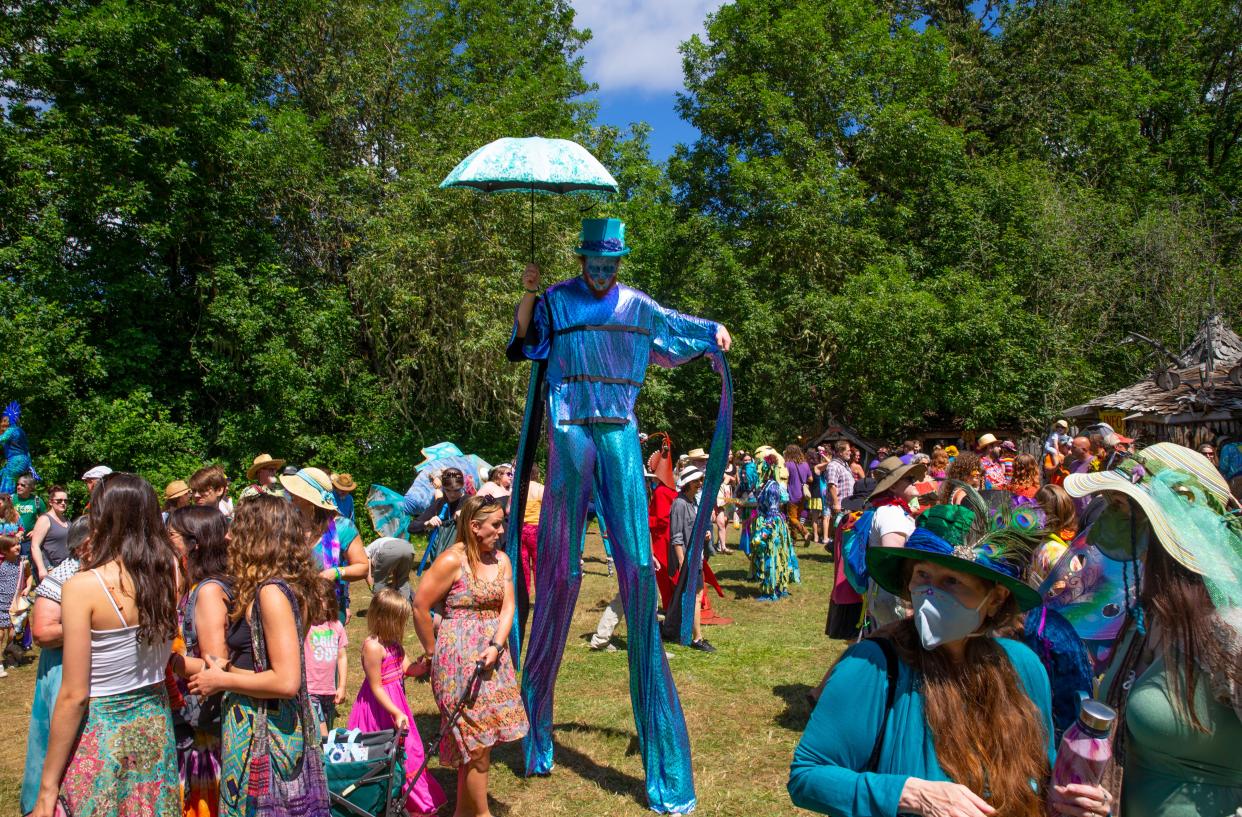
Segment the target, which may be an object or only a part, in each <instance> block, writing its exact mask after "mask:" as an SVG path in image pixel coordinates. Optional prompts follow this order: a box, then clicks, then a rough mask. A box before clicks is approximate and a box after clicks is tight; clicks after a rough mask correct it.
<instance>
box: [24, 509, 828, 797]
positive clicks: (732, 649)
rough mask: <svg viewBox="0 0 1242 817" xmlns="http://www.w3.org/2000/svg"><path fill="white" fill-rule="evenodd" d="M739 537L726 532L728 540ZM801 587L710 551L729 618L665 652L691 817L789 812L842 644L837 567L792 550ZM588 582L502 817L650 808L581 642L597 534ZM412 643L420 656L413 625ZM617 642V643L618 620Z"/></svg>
mask: <svg viewBox="0 0 1242 817" xmlns="http://www.w3.org/2000/svg"><path fill="white" fill-rule="evenodd" d="M734 535H735V532H734V531H732V530H730V536H731V538H732V537H733V536H734ZM798 558H799V559H800V560H801V563H802V584H801V585H800V586H798V587H795V588H794V589H793V597H792V598H790V599H786V600H784V601H781V602H777V603H766V602H760V601H756V600H755V595H756V590H755V585H754V584H753V583H751V582H748V581H747V580H746V572H747V562H746V557H745V556H743V555H742V554H740V553H734V554H732V555H727V556H724V555H722V556H716V557H713V559H712V566H713V568H714V569H715V571H716V575H717V576H718V577H719V579H720V584H721V586H722V587H723V588H724V590H725V598H723V599H720V598H715V597H713V606H714V607H715V609H716V611H717V612H718V613H719V614H720V615H725V616H729V617H731V618H733V619H735V623H734V624H733V625H731V626H727V627H707V628H704V629H705V631H706V636H707V638H708V639H709V640H710V641H711V642H712V643H713V644H714V645H715V647H716V649H717V653H716V654H715V655H706V654H703V653H699V652H696V651H694V650H690V649H687V648H684V647H681V646H676V645H672V646H669V647H668V648H667V649H668V651H669V652H671V653H672V654H673V658H672V659H670V662H669V664H670V666H671V667H672V671H673V677H674V678H675V680H676V682H677V689H678V691H679V693H680V695H681V701H682V706H683V707H684V708H685V711H686V718H687V723H688V726H689V729H690V740H691V743H692V745H693V758H694V775H695V785H696V788H697V791H698V797H699V805H698V809H697V811H696V814H702V815H712V817H715V816H716V815H720V816H721V817H743V816H744V817H768V815H783V814H795V813H798V810H797V809H795V808H794V807H793V806H792V805H791V804H790V802H789V798H788V796H787V795H786V793H785V781H786V778H787V776H788V773H789V760H790V757H791V755H792V754H793V749H794V746H795V745H796V744H797V741H798V737H799V735H800V734H801V731H802V728H803V726H804V725H805V723H806V719H807V716H808V714H809V711H808V707H807V703H806V700H805V696H806V692H807V690H808V689H809V688H811V687H813V686H815V685H816V684H817V683H818V682H819V680H820V678H821V677H822V676H823V674H824V671H825V670H826V669H827V667H828V666H829V664H830V663H831V662H832V660H833V659H834V658H835V657H836V655H837V654H838V653H839V651H840V649H841V645H840V644H839V642H833V641H829V640H828V639H826V638H825V637H824V634H823V632H824V617H825V614H826V612H827V601H828V594H829V592H830V589H831V586H832V575H833V569H832V565H831V563H830V562H829V561H828V558H827V556H826V554H825V553H824V551H823V550H822V549H821V548H819V547H816V546H811V547H809V548H808V547H799V548H798ZM584 571H585V576H584V578H583V583H582V592H581V594H580V596H579V597H578V606H577V608H576V610H575V611H574V618H573V623H572V625H571V627H570V631H569V642H568V644H567V645H566V647H565V660H564V663H563V664H562V666H561V673H560V678H559V681H558V683H557V687H556V718H555V723H556V769H555V770H554V771H553V773H552V775H551V776H550V777H543V778H531V779H526V778H524V777H522V756H521V751H520V745H519V744H510V745H506V746H503V747H501V748H499V749H498V750H497V751H496V752H495V753H494V754H493V760H494V763H493V766H492V779H491V792H492V812H493V814H495V815H497V817H506V816H507V815H508V816H511V817H536V815H538V817H545V815H546V816H547V817H551V816H552V815H587V817H597V816H603V815H641V814H649V813H650V812H649V811H648V810H647V805H646V794H645V789H644V783H643V768H642V760H641V757H640V756H639V753H638V740H637V737H636V734H635V731H634V720H633V714H632V712H631V710H630V698H629V680H628V673H627V670H626V661H625V655H624V653H623V652H621V651H620V649H619V650H618V651H617V652H615V653H607V652H592V651H591V650H590V649H588V647H587V639H588V637H589V636H590V634H591V633H592V632H593V631H594V629H595V624H596V622H597V621H598V619H599V613H600V610H602V609H603V607H604V605H605V604H607V602H608V600H609V599H611V598H612V596H613V594H614V593H615V592H616V579H614V578H610V577H609V576H608V575H607V573H606V571H605V564H604V556H603V549H602V547H601V546H600V543H599V539H598V538H597V537H596V536H595V535H594V534H592V535H590V536H589V537H588V540H587V555H586V566H585V568H584ZM366 599H367V590H366V588H365V586H362V587H359V586H355V590H354V607H355V609H358V608H362V607H364V606H365V604H366ZM365 628H366V623H365V621H364V620H362V619H359V618H355V619H354V620H353V621H352V622H351V623H350V626H349V635H350V639H351V649H352V650H353V654H352V655H351V656H350V678H349V688H350V689H351V691H353V690H357V688H358V686H359V685H360V684H361V682H362V669H361V664H360V663H359V661H358V659H357V651H356V645H357V643H359V642H360V641H361V639H362V637H363V636H364V635H365ZM406 642H407V647H408V648H409V649H411V650H417V640H416V639H415V638H414V634H413V630H412V629H411V630H409V631H408V632H407V639H406ZM614 643H616V644H617V646H618V647H619V648H622V649H623V648H624V645H625V625H624V624H622V625H621V626H620V627H619V628H618V630H617V633H616V635H615V636H614ZM34 667H35V665H34V664H33V663H31V664H28V665H27V666H24V667H22V668H20V669H11V670H9V677H8V678H4V679H0V746H3V747H4V748H3V750H0V804H3V806H2V807H0V813H3V814H16V813H17V811H18V809H17V799H18V789H19V788H20V785H21V775H22V768H23V765H24V763H25V752H26V750H25V747H26V730H27V722H28V713H29V712H30V700H31V692H32V690H33V687H34ZM407 694H408V695H409V700H410V707H411V709H412V710H413V711H414V713H415V715H416V717H417V719H418V725H419V729H420V730H421V731H422V733H423V737H424V738H428V737H430V736H431V734H433V733H434V730H435V728H436V724H437V722H438V717H437V714H436V708H435V704H434V703H433V701H432V698H431V692H430V687H428V686H425V685H423V684H419V683H415V682H410V683H408V684H407ZM432 774H433V775H434V776H435V778H436V779H437V780H438V781H439V782H440V785H441V786H443V787H444V789H445V791H446V792H449V793H450V797H451V796H452V792H453V791H454V790H455V782H454V781H455V776H454V774H453V773H452V772H451V771H449V770H444V769H439V768H437V767H436V766H435V763H434V761H433V764H432Z"/></svg>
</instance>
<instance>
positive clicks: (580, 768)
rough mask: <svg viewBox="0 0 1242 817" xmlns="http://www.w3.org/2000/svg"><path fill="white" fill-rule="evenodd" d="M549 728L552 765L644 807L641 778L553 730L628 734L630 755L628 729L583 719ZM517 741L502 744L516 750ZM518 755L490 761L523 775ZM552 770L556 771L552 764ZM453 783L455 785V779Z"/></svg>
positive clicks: (634, 742) (634, 745)
mask: <svg viewBox="0 0 1242 817" xmlns="http://www.w3.org/2000/svg"><path fill="white" fill-rule="evenodd" d="M552 729H553V738H552V758H553V761H554V762H555V765H556V766H558V767H561V768H564V769H566V770H568V771H571V772H573V773H574V774H576V775H578V776H579V777H581V778H582V779H583V780H588V781H590V782H592V783H595V784H596V785H598V786H599V787H600V788H601V789H603V790H604V791H606V792H609V793H611V794H619V795H622V796H624V797H629V798H631V799H632V800H633V801H634V802H635V803H637V804H638V805H639V806H641V807H643V808H646V807H647V784H646V782H645V781H643V780H641V779H640V778H637V777H634V776H633V775H630V774H626V773H625V772H622V771H620V770H618V769H614V768H612V767H611V766H606V765H604V764H602V763H599V762H597V761H595V760H594V759H593V758H591V757H589V756H588V755H586V754H585V753H583V752H580V751H578V750H577V749H573V748H570V747H568V746H566V745H565V744H563V743H561V742H560V741H559V740H557V739H556V737H555V735H556V733H557V732H561V731H571V732H596V733H598V734H601V735H605V736H607V737H612V738H629V744H628V745H627V746H626V749H625V754H626V756H627V757H632V756H635V755H638V754H639V748H638V736H637V735H635V734H634V733H633V732H631V731H629V730H628V729H616V728H614V727H611V726H591V725H588V724H585V723H558V724H554V725H553V727H552ZM521 745H522V744H521V742H520V741H518V742H514V743H510V744H506V745H505V748H506V749H508V748H509V747H517V748H518V749H519V750H520V748H521ZM521 755H522V753H521V751H512V752H510V751H503V752H496V753H494V754H493V755H492V762H493V763H500V764H502V765H504V766H506V767H507V768H508V769H509V771H511V772H513V775H514V776H515V777H519V778H520V777H524V776H525V775H526V764H525V760H524V759H523V757H522V756H521ZM552 774H556V770H555V768H554V769H553V771H552ZM454 785H456V783H455V782H454Z"/></svg>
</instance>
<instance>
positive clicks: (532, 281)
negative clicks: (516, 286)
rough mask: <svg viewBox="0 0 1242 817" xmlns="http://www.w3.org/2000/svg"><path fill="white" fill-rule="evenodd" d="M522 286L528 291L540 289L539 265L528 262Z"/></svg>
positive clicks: (523, 272)
mask: <svg viewBox="0 0 1242 817" xmlns="http://www.w3.org/2000/svg"><path fill="white" fill-rule="evenodd" d="M522 288H523V289H525V290H526V291H527V292H532V293H533V292H534V291H536V290H538V289H539V265H538V264H527V265H526V269H525V270H523V271H522Z"/></svg>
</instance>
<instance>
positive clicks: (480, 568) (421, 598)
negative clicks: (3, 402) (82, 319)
mask: <svg viewBox="0 0 1242 817" xmlns="http://www.w3.org/2000/svg"><path fill="white" fill-rule="evenodd" d="M247 476H248V478H249V480H250V484H249V485H247V486H246V487H245V488H244V489H243V490H241V491H240V492H239V494H238V496H237V499H236V501H235V502H234V501H233V500H232V499H231V498H230V486H229V482H228V480H227V478H226V476H225V474H224V471H223V470H222V469H221V468H219V467H218V466H209V467H206V468H203V469H201V470H199V471H197V472H196V473H194V474H193V475H191V476H190V478H189V479H188V480H185V481H181V480H178V481H174V482H172V483H170V484H169V485H168V486H167V487H166V488H165V490H164V497H163V502H162V503H161V502H160V500H159V499H158V498H157V497H156V493H155V490H154V489H153V488H152V486H151V485H150V484H149V483H148V482H147V481H146V480H144V479H143V478H142V477H140V476H137V475H134V474H127V473H119V472H115V473H114V472H112V471H111V470H110V469H108V468H107V467H105V466H99V467H96V468H92V469H91V470H89V471H87V472H86V473H85V474H84V475H83V477H82V478H83V481H84V482H85V484H86V488H87V491H88V493H89V502H88V504H87V507H86V510H85V513H83V514H82V515H80V516H78V517H76V518H71V517H70V516H69V515H68V513H67V511H66V505H67V499H68V492H67V491H65V490H64V489H63V488H62V487H61V486H52V487H51V489H50V490H49V492H48V494H49V502H48V503H47V504H43V503H41V502H37V501H31V496H33V479H31V478H28V477H22V478H21V479H20V480H18V482H17V485H16V486H15V491H16V493H15V496H16V497H17V503H10V507H12V508H14V509H15V508H16V507H19V506H20V507H22V508H23V510H22V511H20V512H17V511H16V510H15V513H17V518H16V521H14V522H12V523H10V524H11V525H12V529H11V530H9V531H8V532H7V533H0V542H4V541H6V540H8V541H9V542H11V546H9V547H6V548H5V550H4V553H3V556H4V558H5V562H4V563H3V564H5V565H7V564H9V563H10V562H13V563H15V564H16V565H17V566H18V568H17V571H18V574H15V576H16V577H15V580H14V581H9V574H8V572H6V570H7V569H6V568H3V567H0V594H3V595H4V598H3V602H4V604H3V607H4V609H5V610H6V611H9V610H12V612H13V613H14V616H15V617H16V616H17V614H18V605H19V602H20V600H21V599H22V598H23V597H25V596H27V595H28V594H29V595H33V599H34V600H33V605H32V607H31V608H30V609H29V611H28V612H27V611H23V612H24V613H26V619H25V620H24V621H23V624H24V625H25V626H24V627H23V628H22V629H23V630H24V631H25V632H26V633H27V634H29V636H30V638H31V639H32V641H33V643H35V644H37V645H38V647H39V659H38V667H37V670H36V681H35V695H34V701H33V705H32V713H31V720H30V730H29V736H28V741H27V753H26V770H25V777H24V779H23V783H22V790H21V813H22V814H35V815H39V817H43V816H44V815H47V816H48V817H50V816H51V815H53V814H58V813H68V814H75V815H76V814H90V815H118V814H152V815H173V814H195V815H217V814H219V815H229V816H230V817H233V816H234V815H238V816H239V815H251V814H256V813H272V812H271V811H270V810H267V809H266V807H265V805H264V804H265V803H266V804H267V805H268V806H270V805H271V804H272V803H275V802H284V806H283V807H284V808H286V809H291V810H290V811H282V812H281V813H298V814H312V815H314V814H321V815H326V814H327V813H328V810H329V801H328V788H327V784H326V773H325V765H324V757H323V746H324V743H323V741H324V739H325V738H329V736H330V735H331V734H332V733H333V731H334V729H335V727H336V726H337V708H338V707H339V706H341V704H343V703H344V701H345V700H346V696H347V695H348V694H349V692H350V686H349V679H350V676H351V675H352V673H351V672H350V661H349V657H348V652H347V649H348V637H347V636H346V633H345V629H344V626H343V625H344V624H345V623H346V621H347V620H348V619H349V616H350V610H349V602H350V593H349V585H350V584H351V583H353V582H358V581H363V580H366V581H368V582H370V581H371V580H372V578H373V577H372V575H371V574H372V571H371V560H370V559H369V558H368V555H367V552H366V549H365V548H364V547H363V545H362V540H361V538H360V535H359V533H358V528H357V526H356V525H355V523H354V522H353V521H352V520H351V519H350V518H349V514H350V513H352V505H351V504H350V503H348V502H344V501H342V499H343V498H348V497H349V495H350V494H351V493H352V492H353V491H354V490H355V488H356V486H355V485H354V483H353V480H352V478H351V477H350V476H349V475H348V474H337V473H330V472H327V471H324V470H322V469H319V468H315V467H304V468H292V467H288V468H287V467H285V464H284V462H282V461H281V460H279V459H274V458H272V457H270V456H268V455H266V454H264V455H261V456H260V457H257V458H255V460H254V464H253V465H252V467H251V468H250V469H249V471H248V473H247ZM447 491H448V492H451V486H450V487H448V488H447ZM0 506H3V500H0ZM27 509H28V510H27ZM2 510H4V508H3V507H0V511H2ZM457 511H458V512H457V513H456V514H455V515H454V517H453V520H454V525H455V531H456V535H455V536H454V537H453V539H452V541H451V543H450V544H448V545H446V546H445V547H444V548H443V549H442V552H440V553H439V554H438V555H437V556H436V558H434V560H433V562H432V564H431V566H430V569H429V570H428V571H427V573H426V575H425V576H424V578H423V580H422V581H421V582H419V585H418V594H417V596H412V595H410V594H409V593H403V592H402V590H401V588H404V589H405V590H407V591H408V589H409V578H408V573H409V570H410V560H409V559H408V558H407V559H406V561H405V565H406V568H405V571H406V574H407V576H406V577H405V578H404V582H394V583H393V584H395V585H396V586H395V587H390V586H383V585H381V584H377V586H376V589H375V592H374V595H373V596H372V597H371V599H370V603H369V605H368V614H367V616H366V623H367V631H368V635H367V637H366V638H365V639H364V641H363V643H362V644H361V647H360V650H359V652H360V664H361V669H362V672H361V674H360V676H354V677H358V678H360V681H359V682H356V684H355V685H356V687H357V695H356V698H355V700H354V702H353V705H352V707H351V708H350V710H349V717H348V721H347V722H346V723H345V724H343V726H344V728H345V729H346V730H354V729H358V730H362V731H364V732H372V731H376V730H383V729H390V730H396V731H397V733H398V734H400V735H401V737H402V741H403V744H404V753H405V766H404V768H405V769H406V773H407V780H406V781H405V785H404V786H403V787H402V796H403V798H404V800H405V807H406V811H407V812H408V813H409V814H412V815H423V814H434V813H436V812H437V811H439V810H440V808H441V807H442V806H443V805H444V804H445V803H446V801H447V797H446V796H445V793H444V792H443V791H442V790H441V789H440V787H439V785H438V784H437V783H436V781H435V779H434V778H433V777H431V776H430V775H428V774H420V773H419V772H421V771H422V770H423V769H424V768H425V763H424V762H423V761H424V759H425V758H424V750H423V743H422V739H421V737H420V735H419V733H418V729H417V727H416V725H415V724H414V723H413V720H412V717H411V714H410V713H411V710H410V705H409V703H408V701H407V699H406V692H405V679H406V678H407V677H412V678H423V679H427V680H429V681H430V689H431V697H432V699H433V700H435V701H436V703H437V704H438V705H439V707H440V709H441V711H442V712H444V713H445V715H446V717H447V713H448V712H449V711H450V710H452V709H453V708H454V707H457V706H458V705H459V704H463V703H464V704H465V705H464V708H463V709H462V710H461V712H460V713H459V714H458V717H456V718H455V720H454V721H453V724H452V728H451V729H446V730H442V732H443V735H442V739H441V740H440V742H439V745H438V747H437V751H438V753H439V759H440V763H441V765H443V766H445V767H448V768H454V769H457V770H458V787H457V789H458V790H457V812H456V813H457V814H459V815H468V814H487V813H488V806H487V778H488V764H489V754H490V751H491V747H492V746H493V745H495V744H496V743H499V742H505V741H512V740H517V739H520V738H521V737H522V735H523V734H524V733H525V731H526V718H525V713H524V710H523V708H522V705H521V702H520V700H519V698H518V691H517V685H516V680H515V675H514V669H513V663H512V661H511V659H510V657H509V656H508V655H507V653H506V650H505V646H506V644H507V633H508V629H509V626H510V625H511V623H512V621H513V605H514V594H513V581H512V577H513V568H512V566H511V565H510V563H509V561H508V559H507V557H506V556H505V554H504V553H503V551H502V550H498V549H497V542H498V540H499V538H500V535H501V533H502V532H503V529H504V516H505V508H504V507H503V505H502V504H501V502H500V501H498V500H497V498H496V497H495V496H493V495H490V494H484V493H482V492H480V493H479V494H477V495H475V496H471V497H469V498H468V499H467V500H466V501H464V502H462V503H461V504H460V506H459V507H458V509H457ZM40 512H41V513H40ZM23 513H25V514H27V518H25V519H22V518H21V514H23ZM30 516H33V517H34V519H33V520H32V519H30V518H29V517H30ZM6 518H8V517H7V516H6ZM27 531H29V533H27ZM23 544H24V545H26V546H28V547H29V550H28V551H27V552H28V553H29V557H28V558H23V557H22V545H23ZM373 544H376V543H373ZM406 545H407V547H408V542H407V543H406ZM379 552H380V553H381V555H382V554H383V553H384V551H379ZM378 561H381V562H382V561H383V560H382V559H380V560H378ZM381 566H383V565H381ZM19 581H21V582H24V584H25V586H24V587H18V586H17V582H19ZM411 602H412V603H411ZM433 610H435V611H436V612H435V613H433V612H432V611H433ZM411 621H413V624H414V630H415V632H416V634H417V636H418V640H419V643H420V646H421V648H422V654H421V655H417V656H408V655H407V654H406V653H405V649H404V647H403V642H404V640H405V635H406V629H407V626H408V625H409V623H410V622H411ZM9 623H10V625H11V622H9ZM6 632H12V627H11V626H10V627H9V628H7V629H6ZM476 668H477V670H478V672H477V673H476V672H475V671H476ZM471 683H473V687H472V688H471V690H470V691H471V697H470V699H469V701H468V702H464V701H463V693H464V691H465V690H466V688H467V687H468V686H470V684H471ZM329 741H331V738H329Z"/></svg>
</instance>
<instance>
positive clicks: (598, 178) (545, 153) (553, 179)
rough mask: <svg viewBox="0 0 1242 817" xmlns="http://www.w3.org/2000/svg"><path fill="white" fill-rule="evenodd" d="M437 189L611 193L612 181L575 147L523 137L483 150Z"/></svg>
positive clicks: (506, 139) (584, 151)
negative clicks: (469, 188)
mask: <svg viewBox="0 0 1242 817" xmlns="http://www.w3.org/2000/svg"><path fill="white" fill-rule="evenodd" d="M440 187H473V188H475V189H477V190H482V191H483V192H485V193H498V192H501V191H505V190H513V191H518V192H522V193H558V194H559V193H575V192H582V191H595V192H600V193H615V192H617V180H616V179H614V178H613V177H612V174H611V173H609V172H608V170H607V168H605V167H604V166H603V165H602V164H600V163H599V160H598V159H596V158H595V157H594V156H592V155H591V154H590V153H589V152H588V151H587V149H586V148H584V147H582V145H579V144H578V143H577V142H571V141H569V140H568V139H545V138H543V137H542V136H529V137H526V138H524V139H517V138H512V137H504V138H502V139H497V140H496V141H494V142H490V143H488V144H486V145H484V146H483V147H481V148H479V149H478V150H476V151H475V152H474V153H471V154H470V155H469V156H467V157H466V158H465V159H463V160H462V161H461V163H459V164H458V165H457V167H455V168H453V171H452V172H451V173H449V174H448V176H446V177H445V178H444V181H442V182H440Z"/></svg>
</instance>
